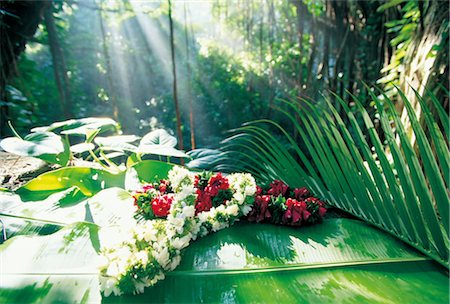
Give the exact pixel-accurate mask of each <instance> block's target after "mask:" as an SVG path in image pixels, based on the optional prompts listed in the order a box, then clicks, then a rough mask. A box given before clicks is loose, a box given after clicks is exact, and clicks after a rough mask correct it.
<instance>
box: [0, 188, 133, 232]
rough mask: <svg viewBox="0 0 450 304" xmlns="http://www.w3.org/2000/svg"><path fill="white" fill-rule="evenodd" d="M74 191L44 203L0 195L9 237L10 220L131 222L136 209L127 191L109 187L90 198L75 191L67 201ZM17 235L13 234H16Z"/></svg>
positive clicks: (122, 223) (46, 200)
mask: <svg viewBox="0 0 450 304" xmlns="http://www.w3.org/2000/svg"><path fill="white" fill-rule="evenodd" d="M76 189H77V188H75V187H73V188H70V189H68V190H64V191H61V192H57V193H54V194H52V195H50V196H49V197H47V198H46V199H45V200H37V201H27V202H24V201H23V200H21V197H20V196H19V195H17V194H13V193H0V200H1V202H2V210H1V212H0V218H2V219H4V220H5V223H6V227H7V232H8V235H9V233H10V231H9V229H10V227H9V224H8V222H9V221H10V219H11V220H14V219H24V220H30V221H34V223H37V222H42V223H44V224H52V225H59V226H63V225H67V224H72V223H75V222H90V223H94V224H96V225H98V226H102V227H106V226H111V225H123V226H129V225H130V224H131V223H133V222H134V217H133V216H134V212H135V207H134V205H133V198H132V197H131V196H130V194H129V192H128V191H125V190H123V189H120V188H109V189H106V190H103V191H100V192H99V193H97V194H96V195H94V196H93V197H90V198H88V197H85V196H84V195H82V194H81V192H80V191H78V194H75V197H74V198H73V199H70V200H68V196H70V198H72V196H74V194H73V192H74V191H76ZM36 221H37V222H36ZM20 229H24V228H20ZM20 229H19V230H20ZM16 230H17V229H16ZM12 232H14V231H12ZM19 232H20V231H19ZM19 232H17V231H16V232H15V234H19ZM20 234H23V233H20Z"/></svg>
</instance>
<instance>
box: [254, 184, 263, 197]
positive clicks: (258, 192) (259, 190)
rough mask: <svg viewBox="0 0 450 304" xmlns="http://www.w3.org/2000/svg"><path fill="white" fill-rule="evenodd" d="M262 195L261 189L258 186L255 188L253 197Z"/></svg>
mask: <svg viewBox="0 0 450 304" xmlns="http://www.w3.org/2000/svg"><path fill="white" fill-rule="evenodd" d="M262 193H263V189H262V188H261V187H260V186H256V192H255V195H256V196H259V195H262Z"/></svg>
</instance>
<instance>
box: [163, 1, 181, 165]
mask: <svg viewBox="0 0 450 304" xmlns="http://www.w3.org/2000/svg"><path fill="white" fill-rule="evenodd" d="M167 1H168V3H169V28H170V52H171V58H172V76H173V102H174V104H175V114H176V117H177V135H178V148H179V149H180V150H183V149H184V145H183V134H182V133H181V116H180V109H179V107H178V93H177V67H176V62H175V43H174V33H173V20H172V1H171V0H167ZM181 163H182V164H183V159H181Z"/></svg>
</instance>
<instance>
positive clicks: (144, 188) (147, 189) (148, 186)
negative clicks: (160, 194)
mask: <svg viewBox="0 0 450 304" xmlns="http://www.w3.org/2000/svg"><path fill="white" fill-rule="evenodd" d="M151 189H154V187H153V186H152V185H151V184H145V185H143V186H142V191H143V192H144V193H146V192H148V191H149V190H151Z"/></svg>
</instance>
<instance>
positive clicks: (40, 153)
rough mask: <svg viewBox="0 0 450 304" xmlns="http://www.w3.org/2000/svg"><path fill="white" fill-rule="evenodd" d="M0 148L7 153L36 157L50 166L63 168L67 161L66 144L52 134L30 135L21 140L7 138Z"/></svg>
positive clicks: (67, 148) (39, 133)
mask: <svg viewBox="0 0 450 304" xmlns="http://www.w3.org/2000/svg"><path fill="white" fill-rule="evenodd" d="M0 146H1V147H2V148H3V149H4V150H5V151H7V152H10V153H14V154H18V155H21V156H32V157H37V158H40V159H42V160H44V161H46V162H49V163H52V164H59V165H62V166H65V165H66V164H67V162H68V161H69V155H70V152H69V147H68V145H67V143H66V142H65V141H64V140H63V139H62V138H61V137H60V136H58V135H56V134H54V133H52V132H37V133H31V134H28V135H27V136H25V137H24V138H23V139H20V138H17V137H8V138H5V139H3V140H2V141H1V142H0Z"/></svg>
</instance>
